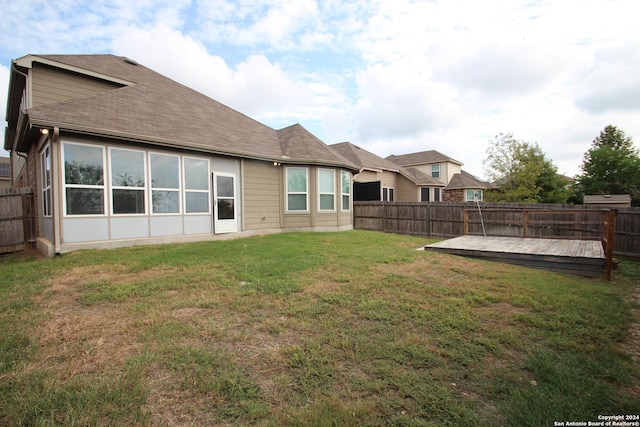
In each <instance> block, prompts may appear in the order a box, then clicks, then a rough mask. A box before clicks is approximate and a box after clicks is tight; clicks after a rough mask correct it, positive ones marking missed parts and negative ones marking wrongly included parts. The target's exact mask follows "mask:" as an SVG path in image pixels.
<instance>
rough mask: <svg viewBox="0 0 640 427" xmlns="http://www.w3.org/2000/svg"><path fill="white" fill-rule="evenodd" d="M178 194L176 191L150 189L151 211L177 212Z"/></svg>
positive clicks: (178, 204)
mask: <svg viewBox="0 0 640 427" xmlns="http://www.w3.org/2000/svg"><path fill="white" fill-rule="evenodd" d="M179 195H180V193H179V192H177V191H158V190H155V191H152V192H151V203H152V204H153V213H179V212H180V202H179Z"/></svg>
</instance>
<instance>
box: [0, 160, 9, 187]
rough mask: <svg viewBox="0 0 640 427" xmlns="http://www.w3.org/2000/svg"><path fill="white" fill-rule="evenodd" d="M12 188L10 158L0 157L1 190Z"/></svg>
mask: <svg viewBox="0 0 640 427" xmlns="http://www.w3.org/2000/svg"><path fill="white" fill-rule="evenodd" d="M9 187H11V164H10V163H9V158H8V157H0V188H9Z"/></svg>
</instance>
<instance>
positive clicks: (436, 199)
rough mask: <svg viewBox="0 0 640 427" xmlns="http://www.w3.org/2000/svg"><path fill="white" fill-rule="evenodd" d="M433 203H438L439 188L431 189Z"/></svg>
mask: <svg viewBox="0 0 640 427" xmlns="http://www.w3.org/2000/svg"><path fill="white" fill-rule="evenodd" d="M433 201H434V202H439V201H440V188H439V187H435V188H434V189H433Z"/></svg>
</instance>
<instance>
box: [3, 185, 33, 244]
mask: <svg viewBox="0 0 640 427" xmlns="http://www.w3.org/2000/svg"><path fill="white" fill-rule="evenodd" d="M33 206H34V200H33V191H32V190H31V189H30V188H4V189H1V190H0V254H2V253H8V252H16V251H21V250H24V249H25V248H26V247H27V245H28V244H29V243H33V242H35V235H36V231H35V214H34V211H33Z"/></svg>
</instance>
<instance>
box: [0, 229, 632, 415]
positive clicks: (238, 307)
mask: <svg viewBox="0 0 640 427" xmlns="http://www.w3.org/2000/svg"><path fill="white" fill-rule="evenodd" d="M428 242H429V241H428V240H426V239H423V238H415V237H408V236H398V235H390V234H382V233H375V232H365V231H350V232H342V233H286V234H278V235H271V236H264V237H252V238H247V239H238V240H231V241H218V242H204V243H193V244H181V245H166V246H148V247H135V248H127V249H116V250H105V251H79V252H75V253H70V254H65V255H62V256H60V257H57V258H55V259H52V260H44V259H35V258H29V257H26V256H25V255H24V254H17V255H9V256H4V257H0V273H1V274H0V334H1V335H0V339H1V341H0V425H34V426H48V425H78V426H86V425H105V426H106V425H122V426H132V425H149V426H155V425H165V426H174V425H249V424H250V425H264V426H280V425H287V426H308V425H315V426H334V425H335V426H367V425H370V426H388V425H402V426H407V425H409V426H480V425H491V426H498V425H510V426H551V425H553V423H554V421H562V422H565V421H597V417H598V415H617V414H638V413H640V386H639V384H640V368H639V367H638V365H639V360H638V355H639V353H640V347H639V344H638V342H637V339H638V331H639V330H640V328H639V327H638V322H640V314H639V313H640V297H639V293H640V286H639V285H640V280H639V279H640V263H638V262H631V261H625V262H622V263H621V264H620V267H619V269H618V270H617V271H615V272H614V278H613V281H611V282H606V281H604V280H594V279H584V278H580V277H576V276H570V275H563V274H557V273H551V272H547V271H541V270H533V269H526V268H522V267H517V266H510V265H503V264H497V263H490V262H484V261H478V260H470V259H464V258H459V257H454V256H450V255H444V254H436V253H430V252H424V251H416V250H415V249H416V248H418V247H420V246H422V245H424V244H425V243H428ZM634 332H635V338H636V341H635V342H633V341H631V339H630V337H631V336H634Z"/></svg>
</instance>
